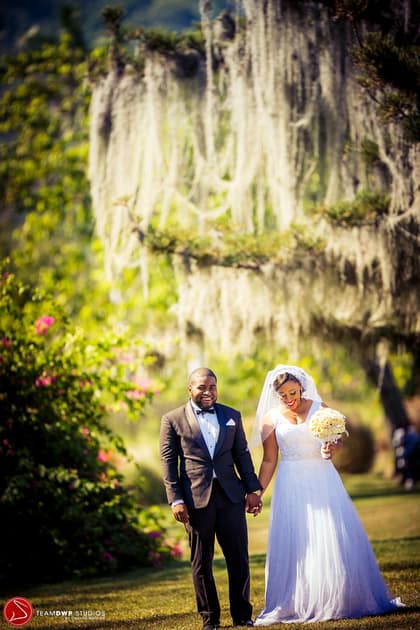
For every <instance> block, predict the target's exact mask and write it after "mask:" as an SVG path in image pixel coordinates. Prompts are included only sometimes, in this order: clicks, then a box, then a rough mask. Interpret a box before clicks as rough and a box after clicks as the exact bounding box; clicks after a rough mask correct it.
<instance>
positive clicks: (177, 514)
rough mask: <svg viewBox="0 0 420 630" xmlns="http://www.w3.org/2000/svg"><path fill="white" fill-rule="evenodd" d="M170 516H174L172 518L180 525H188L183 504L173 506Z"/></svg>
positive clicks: (186, 512) (186, 511) (186, 510)
mask: <svg viewBox="0 0 420 630" xmlns="http://www.w3.org/2000/svg"><path fill="white" fill-rule="evenodd" d="M172 514H173V515H174V518H175V519H176V520H177V521H179V522H180V523H188V521H189V520H190V515H189V513H188V508H187V506H186V505H185V503H178V505H174V506H173V508H172Z"/></svg>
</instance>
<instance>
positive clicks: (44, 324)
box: [35, 315, 55, 335]
mask: <svg viewBox="0 0 420 630" xmlns="http://www.w3.org/2000/svg"><path fill="white" fill-rule="evenodd" d="M54 322H55V318H54V317H51V316H50V315H43V316H42V317H40V318H39V319H37V321H36V322H35V326H36V329H35V333H36V334H37V335H45V334H46V333H47V331H48V329H49V328H51V326H52V325H53V324H54Z"/></svg>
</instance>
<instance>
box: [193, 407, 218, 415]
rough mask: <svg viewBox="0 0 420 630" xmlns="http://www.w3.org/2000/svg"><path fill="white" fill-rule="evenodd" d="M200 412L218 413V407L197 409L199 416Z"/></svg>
mask: <svg viewBox="0 0 420 630" xmlns="http://www.w3.org/2000/svg"><path fill="white" fill-rule="evenodd" d="M200 413H216V409H215V408H214V407H209V409H197V416H199V415H200Z"/></svg>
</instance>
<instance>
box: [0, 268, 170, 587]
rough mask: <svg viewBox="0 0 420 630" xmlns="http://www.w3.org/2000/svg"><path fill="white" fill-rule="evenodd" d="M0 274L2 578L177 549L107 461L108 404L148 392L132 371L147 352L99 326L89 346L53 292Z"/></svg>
mask: <svg viewBox="0 0 420 630" xmlns="http://www.w3.org/2000/svg"><path fill="white" fill-rule="evenodd" d="M0 271H1V273H2V275H1V277H0V409H1V425H0V520H1V523H2V531H3V536H2V539H1V542H0V574H1V577H2V578H3V579H4V578H6V577H7V578H8V580H9V581H10V580H13V579H14V580H33V579H35V578H36V579H53V578H57V577H63V576H66V575H77V576H80V575H93V574H99V573H106V572H110V571H115V570H117V569H123V568H128V567H130V566H139V565H150V564H156V563H157V561H159V562H160V561H162V560H163V559H165V558H170V557H172V556H173V555H176V553H177V551H176V548H172V547H171V545H170V544H169V543H168V542H167V541H165V539H164V530H163V527H162V523H161V521H159V522H158V521H157V520H156V518H155V516H153V515H152V518H150V517H148V515H147V513H145V514H142V521H141V523H140V521H139V508H138V506H137V505H136V502H135V500H134V497H133V495H132V494H131V493H130V492H129V490H128V489H127V488H125V487H124V485H123V478H122V476H121V474H120V473H119V472H118V469H117V467H116V463H117V461H118V458H121V457H125V456H126V451H125V448H124V445H123V443H122V440H121V439H120V438H119V437H118V435H116V434H115V433H113V432H112V431H111V430H110V429H109V428H108V427H107V425H106V424H105V422H104V416H105V414H106V413H109V412H110V410H112V409H119V410H121V409H124V410H125V412H126V413H127V414H128V415H129V416H131V417H138V416H139V414H141V412H142V410H143V408H144V406H145V405H146V403H147V402H148V401H149V400H151V399H152V397H153V395H154V388H155V386H154V385H153V383H151V382H150V381H146V380H140V379H139V378H137V377H136V373H135V369H136V367H138V366H139V364H141V363H144V361H146V360H147V359H146V357H147V351H148V349H147V348H145V347H144V346H142V345H141V344H135V343H133V342H131V343H130V348H127V345H126V344H125V343H124V340H123V339H122V338H121V337H119V336H118V335H116V334H114V333H112V332H106V331H104V332H103V335H102V336H101V338H100V339H99V340H98V341H97V342H96V343H92V342H91V341H90V340H88V339H87V338H86V336H85V335H84V333H83V331H81V330H80V329H76V328H74V327H73V326H72V325H71V324H70V322H69V321H67V320H66V318H65V316H64V315H63V313H61V312H60V310H59V309H58V308H57V306H55V305H54V303H53V301H52V300H51V299H50V298H48V297H46V296H44V295H41V294H40V292H39V291H37V290H32V289H29V288H28V287H27V286H24V285H23V284H22V283H21V282H19V281H18V280H17V279H16V278H15V276H14V275H13V274H9V273H7V272H5V271H4V269H3V270H1V269H0ZM148 519H149V521H148ZM148 522H149V526H148ZM147 529H149V530H151V531H152V532H155V533H154V534H152V535H151V534H150V531H149V532H148V531H146V530H147ZM156 532H157V533H158V535H157V534H156ZM174 549H175V551H174Z"/></svg>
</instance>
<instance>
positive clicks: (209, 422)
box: [191, 401, 220, 459]
mask: <svg viewBox="0 0 420 630" xmlns="http://www.w3.org/2000/svg"><path fill="white" fill-rule="evenodd" d="M191 407H192V408H193V411H194V413H195V417H196V418H197V421H198V424H199V425H200V429H201V433H202V435H203V438H204V441H205V443H206V446H207V448H208V450H209V453H210V457H211V458H212V459H213V455H214V449H215V448H216V444H217V440H218V438H219V433H220V426H219V421H218V419H217V414H216V412H214V413H199V414H198V413H197V411H201V409H200V407H198V406H197V405H196V404H195V403H193V401H191Z"/></svg>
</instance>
